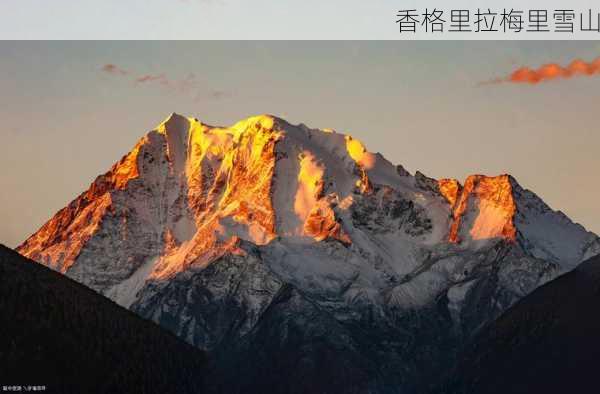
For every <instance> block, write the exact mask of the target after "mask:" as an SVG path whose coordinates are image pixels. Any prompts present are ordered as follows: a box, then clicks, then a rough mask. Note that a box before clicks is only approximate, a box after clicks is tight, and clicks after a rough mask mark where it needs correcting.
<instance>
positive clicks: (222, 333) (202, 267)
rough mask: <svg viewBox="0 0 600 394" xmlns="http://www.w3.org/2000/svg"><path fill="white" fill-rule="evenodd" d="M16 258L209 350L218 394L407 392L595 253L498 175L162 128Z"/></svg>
mask: <svg viewBox="0 0 600 394" xmlns="http://www.w3.org/2000/svg"><path fill="white" fill-rule="evenodd" d="M18 250H19V252H20V253H22V254H24V255H26V256H28V257H30V258H32V259H35V260H37V261H39V262H40V263H42V264H45V265H48V266H50V267H52V268H54V269H56V270H58V271H60V272H63V273H65V274H66V275H68V276H70V277H72V278H74V279H76V280H78V281H80V282H82V283H84V284H86V285H88V286H90V287H92V288H93V289H95V290H97V291H99V292H101V293H102V294H105V295H107V296H108V297H110V298H112V299H114V300H115V301H117V302H118V303H120V304H121V305H124V306H126V307H129V308H130V309H131V310H133V311H135V312H137V313H139V314H140V315H142V316H145V317H148V318H151V319H153V320H154V321H156V322H158V323H160V324H161V325H163V326H164V327H167V328H169V329H170V330H172V331H173V332H175V333H177V335H179V336H180V337H182V338H184V339H186V340H187V341H188V342H190V343H192V344H194V345H196V346H198V347H200V348H203V349H207V350H209V351H210V352H211V353H212V354H213V355H215V357H216V358H217V359H218V360H220V361H219V362H220V363H221V365H222V366H223V368H222V369H221V370H222V371H224V372H223V373H224V374H225V375H228V374H233V375H231V376H235V379H229V380H227V377H228V376H224V377H222V378H223V379H225V381H228V382H229V383H230V384H233V383H232V382H234V383H235V388H234V387H228V391H231V392H235V391H236V390H237V391H239V392H244V391H245V392H248V391H261V390H262V389H263V388H264V387H271V388H272V389H275V391H277V389H276V388H280V390H279V391H283V392H293V390H296V391H297V392H306V391H307V390H308V391H321V392H339V391H340V390H342V391H344V392H350V387H352V390H354V391H355V392H417V391H420V390H421V389H422V388H423V386H424V385H427V384H428V382H431V380H432V379H433V378H435V376H436V375H437V373H438V371H439V368H441V367H443V366H444V365H447V364H448V363H449V362H451V361H452V358H453V357H454V354H455V353H456V351H457V349H458V348H460V347H461V346H462V343H463V342H464V341H466V340H468V338H470V336H471V335H472V334H473V333H474V332H475V331H476V330H477V329H478V328H479V327H480V326H481V325H482V324H484V323H485V322H487V321H489V320H490V319H493V318H495V317H496V316H498V315H499V314H500V313H501V312H502V311H504V310H505V309H506V308H508V307H509V306H510V305H512V304H513V303H514V302H516V301H517V300H518V299H520V298H521V297H523V296H525V295H526V294H528V293H529V292H531V291H532V290H534V289H535V288H536V287H538V286H540V285H541V284H543V283H545V282H546V281H548V280H550V279H552V278H554V277H556V276H557V275H559V274H560V273H562V272H565V271H568V270H570V269H572V268H573V267H575V266H576V265H577V264H578V263H579V262H581V261H582V260H583V259H584V258H585V257H587V256H590V255H593V254H595V253H598V252H600V241H599V239H598V237H597V236H596V235H594V234H592V233H589V232H587V231H586V230H585V229H584V228H583V227H581V226H579V225H577V224H574V223H572V222H571V221H570V220H569V219H568V218H566V217H565V216H564V215H563V214H562V213H560V212H555V211H552V210H551V209H550V208H549V207H548V206H547V205H546V204H544V203H543V201H542V200H541V199H539V198H538V197H537V196H535V194H533V193H531V192H530V191H527V190H524V189H522V188H521V187H520V186H519V185H518V183H517V182H516V181H515V180H514V179H513V178H512V177H510V176H508V175H502V176H498V177H486V176H482V175H476V176H472V177H469V178H468V179H467V180H466V182H465V183H464V185H461V184H460V183H459V182H458V181H456V180H448V179H446V180H435V179H431V178H428V177H426V176H425V175H423V174H421V173H417V174H416V175H415V176H412V175H410V174H409V173H408V172H406V171H405V170H404V169H403V168H402V167H401V166H394V165H392V164H391V163H390V162H388V161H387V160H385V158H383V157H382V156H381V155H379V154H373V153H371V152H369V151H367V150H366V148H365V147H364V145H363V144H362V143H361V142H359V141H357V140H356V139H353V138H352V137H350V136H347V135H343V134H340V133H337V132H335V131H332V130H318V129H310V128H308V127H306V126H304V125H299V126H293V125H290V124H289V123H287V122H285V121H284V120H282V119H279V118H276V117H273V116H267V115H263V116H258V117H253V118H249V119H246V120H244V121H241V122H239V123H237V124H236V125H234V126H232V127H229V128H222V127H211V126H208V125H205V124H203V123H201V122H199V121H197V120H196V119H192V118H185V117H183V116H180V115H176V114H173V115H172V116H170V117H169V118H168V119H167V120H166V121H165V122H163V123H162V124H160V125H159V126H158V127H157V128H156V130H153V131H151V132H149V133H148V134H147V135H146V136H145V137H143V138H142V139H141V140H140V141H139V142H138V144H137V145H136V146H135V148H134V149H133V150H132V151H131V152H130V153H128V154H127V155H126V156H125V157H124V158H123V159H122V160H121V161H120V162H119V163H117V164H115V165H114V166H113V167H112V168H111V169H110V170H109V171H108V172H107V173H106V174H104V175H102V176H100V177H98V178H97V179H96V180H95V181H94V183H93V184H92V185H91V187H90V189H89V190H88V191H86V192H84V193H83V194H82V195H81V196H79V197H78V198H77V199H75V200H74V201H73V202H72V203H70V204H69V205H68V206H67V207H65V208H64V209H63V210H61V211H60V212H58V213H57V214H56V215H55V216H54V217H53V218H52V219H51V220H50V221H49V222H48V223H46V224H45V225H44V226H43V227H42V228H41V229H40V230H39V231H38V232H37V233H35V234H34V235H32V236H31V237H30V238H29V239H28V240H26V241H25V242H24V243H23V244H22V245H21V246H20V247H19V248H18ZM274 371H277V372H274ZM291 383H294V385H291ZM289 387H294V389H289Z"/></svg>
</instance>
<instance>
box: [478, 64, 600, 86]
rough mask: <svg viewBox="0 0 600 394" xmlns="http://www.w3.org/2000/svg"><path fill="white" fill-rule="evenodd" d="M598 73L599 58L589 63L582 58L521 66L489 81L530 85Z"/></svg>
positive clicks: (599, 69)
mask: <svg viewBox="0 0 600 394" xmlns="http://www.w3.org/2000/svg"><path fill="white" fill-rule="evenodd" d="M599 74H600V58H597V59H595V60H594V61H592V62H590V63H586V62H584V61H583V60H580V59H576V60H573V61H572V62H571V63H570V64H569V65H568V66H565V67H563V66H561V65H559V64H556V63H549V64H545V65H543V66H541V67H540V68H537V69H532V68H529V67H521V68H519V69H517V70H515V71H514V72H513V73H512V74H510V75H509V76H508V77H506V78H503V79H496V80H493V81H490V82H491V83H500V82H510V83H527V84H531V85H535V84H538V83H540V82H547V81H552V80H555V79H567V78H572V77H578V76H582V77H583V76H592V75H599Z"/></svg>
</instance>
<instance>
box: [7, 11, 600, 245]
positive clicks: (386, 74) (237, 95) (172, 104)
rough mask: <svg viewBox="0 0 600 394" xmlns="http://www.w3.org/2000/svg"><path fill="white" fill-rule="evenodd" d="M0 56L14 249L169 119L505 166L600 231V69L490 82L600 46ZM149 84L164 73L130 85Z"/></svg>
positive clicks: (98, 45)
mask: <svg viewBox="0 0 600 394" xmlns="http://www.w3.org/2000/svg"><path fill="white" fill-rule="evenodd" d="M26 1H30V0H26ZM156 1H158V0H156ZM0 54H1V55H2V56H0V75H1V78H0V92H2V93H1V94H0V119H2V128H0V136H1V138H2V141H3V143H2V144H1V145H0V167H2V168H3V169H4V170H3V171H2V172H0V184H2V187H3V189H4V190H5V191H4V192H3V193H0V221H1V222H2V223H3V225H2V226H1V228H0V242H4V243H7V244H9V245H11V246H14V245H16V244H17V243H19V242H20V241H22V240H23V239H24V238H25V237H27V236H28V235H29V234H30V233H32V232H33V231H34V230H35V229H37V228H38V227H39V226H40V225H41V224H42V223H43V222H44V221H45V220H47V219H48V218H49V217H50V216H51V215H52V214H54V212H56V211H57V210H58V209H60V208H62V207H63V206H65V205H66V204H67V203H68V202H69V201H70V200H71V199H72V198H73V197H75V196H76V195H77V194H78V193H80V192H81V191H83V190H84V189H86V188H87V186H88V185H89V184H90V182H91V181H92V180H93V179H94V177H95V176H96V175H98V174H100V173H102V172H104V171H106V170H107V169H108V168H109V167H110V166H111V165H112V164H113V163H114V162H115V161H116V160H118V159H119V158H120V157H121V156H122V155H123V154H124V153H126V152H127V151H129V150H130V149H131V147H132V146H133V145H134V144H135V142H136V141H137V140H138V139H139V138H140V137H141V136H142V135H143V134H144V133H145V132H146V131H148V130H150V129H151V128H152V127H153V126H155V125H156V124H158V123H159V122H160V121H162V119H163V118H165V117H166V116H167V115H168V114H169V113H170V112H173V111H175V112H179V113H182V114H186V115H189V116H195V117H197V118H199V119H201V120H202V121H204V122H206V123H210V124H222V125H228V124H232V123H234V122H235V121H237V120H239V119H242V118H245V117H247V116H249V115H253V114H259V113H272V114H275V115H278V116H281V117H283V118H285V119H287V120H288V121H290V122H292V123H299V122H303V123H306V124H308V125H309V126H312V127H321V128H324V127H331V128H335V129H337V130H338V131H340V132H345V133H349V134H352V135H353V136H355V137H356V138H359V139H361V140H362V141H364V142H365V144H366V145H367V147H368V148H369V149H370V150H371V151H374V152H377V151H379V152H381V153H382V154H384V155H385V156H386V157H387V158H388V159H390V160H391V161H392V162H394V163H399V164H402V165H404V166H405V167H406V168H407V169H409V170H410V171H411V172H414V171H415V170H421V171H422V172H424V173H425V174H427V175H429V176H433V177H436V178H441V177H455V178H458V179H460V180H463V179H464V178H465V177H466V176H467V175H469V174H473V173H485V174H489V175H496V174H500V173H506V172H508V173H511V174H513V175H514V176H515V177H516V178H517V179H518V180H519V181H520V183H521V184H522V185H523V186H524V187H526V188H530V189H532V190H534V191H535V192H537V193H538V194H539V195H540V196H541V197H542V198H543V199H544V200H545V201H546V202H548V203H549V204H550V205H551V206H552V207H553V208H555V209H561V210H563V211H564V212H566V213H567V214H568V215H569V216H571V217H572V218H573V219H574V220H576V221H579V222H581V223H582V224H584V225H585V226H586V227H588V228H589V229H591V230H594V231H596V232H600V204H599V203H598V196H599V195H600V185H599V184H598V182H597V179H598V175H597V171H598V168H600V156H599V155H598V146H600V133H599V132H598V129H599V127H598V122H597V103H598V99H599V96H600V93H599V92H600V76H598V77H580V78H572V79H569V80H559V81H551V82H547V83H543V84H539V85H516V84H493V85H484V86H481V85H480V84H479V83H480V82H482V81H487V80H490V79H493V78H497V77H503V76H506V75H508V74H509V73H510V72H512V71H513V70H515V69H516V68H517V67H519V66H521V65H528V66H532V67H538V66H540V65H542V64H544V63H547V62H557V63H560V64H567V63H568V62H570V61H571V60H573V59H575V58H581V59H584V60H587V61H591V60H593V59H595V58H596V57H597V56H598V55H599V54H600V44H599V43H596V42H445V43H444V42H259V41H253V42H0ZM106 64H113V65H115V67H118V68H119V69H121V70H126V71H127V75H119V74H118V73H112V74H111V73H107V72H104V71H102V67H103V66H105V65H106ZM144 75H150V76H154V77H157V78H158V77H160V78H161V79H155V80H153V81H149V82H145V83H140V82H138V83H136V82H135V79H136V78H141V77H143V76H144ZM160 81H167V82H165V83H161V82H160ZM6 190H8V191H9V192H6Z"/></svg>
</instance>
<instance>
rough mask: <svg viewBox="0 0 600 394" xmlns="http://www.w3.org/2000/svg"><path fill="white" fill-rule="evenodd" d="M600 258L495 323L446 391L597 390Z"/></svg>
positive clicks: (487, 393)
mask: <svg viewBox="0 0 600 394" xmlns="http://www.w3.org/2000/svg"><path fill="white" fill-rule="evenodd" d="M598 311H600V256H596V257H594V258H592V259H590V260H587V261H586V262H584V263H582V264H581V265H580V266H579V267H578V268H576V269H575V270H574V271H572V272H569V273H567V274H566V275H563V276H561V277H559V278H557V279H555V280H553V281H552V282H550V283H547V284H546V285H544V286H542V287H540V288H539V289H537V290H535V291H534V292H533V293H531V294H530V295H529V296H527V297H525V298H523V299H522V300H521V301H519V302H518V303H517V304H516V305H515V306H514V307H512V308H511V309H509V310H508V311H507V312H506V313H505V314H504V315H502V316H501V317H500V318H499V319H498V320H497V321H495V322H492V323H491V324H489V325H488V326H487V327H486V328H485V329H484V330H482V332H481V333H480V335H478V337H477V339H476V340H475V341H474V343H473V345H472V346H470V347H469V348H468V350H467V351H466V353H465V355H464V358H463V360H462V362H461V363H460V364H459V366H458V369H457V371H455V372H454V373H453V374H452V378H451V379H450V382H449V383H447V384H446V385H445V387H444V388H443V389H442V390H440V392H443V393H448V394H450V393H452V394H459V393H464V394H467V393H469V394H470V393H473V394H475V393H477V394H495V393H498V394H500V393H544V394H548V393H579V392H595V391H596V389H594V387H596V386H597V385H598V380H597V369H598V367H597V365H598V359H599V357H600V314H599V313H598Z"/></svg>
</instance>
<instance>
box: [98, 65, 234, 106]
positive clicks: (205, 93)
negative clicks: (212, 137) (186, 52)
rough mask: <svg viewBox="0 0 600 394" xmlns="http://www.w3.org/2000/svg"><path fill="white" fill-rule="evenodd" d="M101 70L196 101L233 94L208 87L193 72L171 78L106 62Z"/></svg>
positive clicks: (138, 84) (137, 83)
mask: <svg viewBox="0 0 600 394" xmlns="http://www.w3.org/2000/svg"><path fill="white" fill-rule="evenodd" d="M101 70H102V71H103V72H106V73H108V74H111V75H116V76H128V77H129V78H130V79H131V81H132V82H133V85H134V86H141V85H157V86H160V87H162V88H163V89H166V90H167V91H169V92H173V93H178V94H185V95H189V96H191V97H192V99H193V100H195V101H200V100H202V99H205V98H207V99H213V100H219V99H223V98H226V97H230V96H231V94H230V93H228V92H225V91H222V90H215V89H210V88H207V87H206V86H205V85H204V84H203V83H202V82H201V81H200V80H199V79H198V78H196V76H195V75H194V74H193V73H190V74H188V75H187V76H186V77H185V78H170V77H169V76H168V75H167V74H166V73H157V74H137V73H133V72H130V71H129V70H125V69H123V68H121V67H119V66H117V65H114V64H105V65H104V66H102V67H101Z"/></svg>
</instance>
